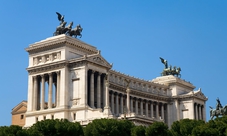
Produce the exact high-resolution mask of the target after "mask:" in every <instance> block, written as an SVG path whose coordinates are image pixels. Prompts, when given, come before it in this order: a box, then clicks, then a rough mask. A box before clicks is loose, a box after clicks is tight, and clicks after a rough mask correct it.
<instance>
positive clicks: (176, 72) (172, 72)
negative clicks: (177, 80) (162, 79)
mask: <svg viewBox="0 0 227 136" xmlns="http://www.w3.org/2000/svg"><path fill="white" fill-rule="evenodd" d="M160 59H161V62H162V63H163V64H164V66H165V67H164V69H163V71H162V73H161V75H162V76H168V75H173V76H177V77H181V74H180V71H181V68H180V67H178V68H177V67H176V66H174V67H173V68H172V66H171V65H170V66H169V67H168V61H167V60H165V59H163V58H161V57H160Z"/></svg>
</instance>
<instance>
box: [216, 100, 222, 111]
mask: <svg viewBox="0 0 227 136" xmlns="http://www.w3.org/2000/svg"><path fill="white" fill-rule="evenodd" d="M216 101H217V104H216V110H221V109H222V105H221V102H220V100H219V98H217V99H216Z"/></svg>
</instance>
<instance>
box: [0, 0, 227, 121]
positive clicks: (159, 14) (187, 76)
mask: <svg viewBox="0 0 227 136" xmlns="http://www.w3.org/2000/svg"><path fill="white" fill-rule="evenodd" d="M226 7H227V1H224V0H219V1H210V0H206V1H197V0H190V1H177V0H171V1H170V0H160V1H152V0H143V1H129V0H125V1H124V2H122V1H120V0H114V1H100V0H96V1H91V0H87V1H76V0H73V1H65V2H64V1H45V0H39V1H28V0H23V1H7V0H3V1H1V4H0V17H1V23H0V24H1V25H0V30H1V33H0V47H1V50H0V61H1V67H0V75H1V78H0V81H1V82H0V83H1V91H0V107H1V116H0V126H3V125H10V124H11V110H12V108H13V107H14V106H16V105H17V104H18V103H20V102H21V101H22V100H26V99H27V84H28V79H27V78H28V73H27V71H26V67H27V66H28V53H27V52H26V51H25V48H26V47H28V46H29V44H32V43H34V42H37V41H40V40H43V39H46V38H48V37H51V36H52V35H53V32H54V31H55V29H56V27H57V26H58V25H59V21H58V20H57V15H56V13H55V12H56V11H57V12H60V13H61V14H63V15H65V21H67V22H68V23H69V22H71V21H73V22H74V27H75V26H76V24H81V26H82V27H83V32H82V34H83V37H82V38H81V39H80V40H82V41H84V42H86V43H88V44H91V45H93V46H96V47H97V48H98V49H99V50H101V54H102V55H103V56H104V57H105V58H106V60H107V61H108V62H109V63H113V69H115V70H117V71H120V72H122V73H125V74H129V75H131V76H135V77H139V78H142V79H145V80H151V79H154V78H156V77H158V76H160V73H161V72H162V70H163V67H164V66H163V64H162V63H161V62H160V59H159V57H163V58H165V59H167V60H168V62H169V64H171V65H176V66H180V67H181V69H182V71H181V75H182V79H184V80H186V81H189V82H191V83H193V85H194V86H196V90H197V89H198V88H202V91H203V93H204V94H205V95H206V96H207V97H208V101H207V103H206V104H207V106H206V109H207V113H206V114H207V119H208V120H209V119H210V118H209V107H208V106H213V107H215V105H216V98H217V97H219V98H220V100H221V103H222V105H226V104H227V99H226V97H227V88H226V85H227V83H226V80H225V77H227V71H226V67H227V64H226V63H227V53H226V51H227V25H226V24H227V10H226Z"/></svg>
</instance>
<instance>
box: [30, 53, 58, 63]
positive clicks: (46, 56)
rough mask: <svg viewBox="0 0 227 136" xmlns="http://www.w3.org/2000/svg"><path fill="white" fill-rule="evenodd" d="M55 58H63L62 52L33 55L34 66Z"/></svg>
mask: <svg viewBox="0 0 227 136" xmlns="http://www.w3.org/2000/svg"><path fill="white" fill-rule="evenodd" d="M55 60H61V52H54V53H51V54H44V55H42V56H36V57H33V66H35V65H40V64H45V63H48V62H52V61H55Z"/></svg>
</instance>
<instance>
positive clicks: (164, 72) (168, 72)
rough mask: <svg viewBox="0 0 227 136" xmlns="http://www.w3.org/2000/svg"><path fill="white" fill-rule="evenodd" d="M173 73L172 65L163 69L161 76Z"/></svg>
mask: <svg viewBox="0 0 227 136" xmlns="http://www.w3.org/2000/svg"><path fill="white" fill-rule="evenodd" d="M171 71H172V66H171V65H170V66H169V68H165V69H163V71H162V73H161V75H162V76H167V75H171Z"/></svg>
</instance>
